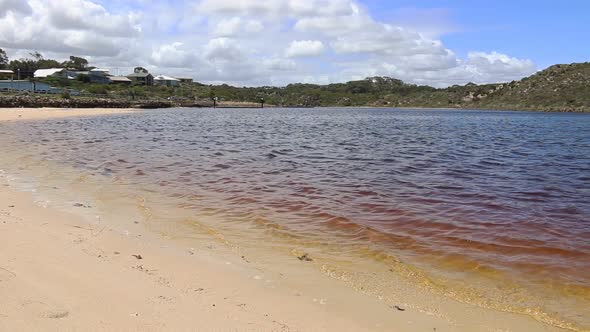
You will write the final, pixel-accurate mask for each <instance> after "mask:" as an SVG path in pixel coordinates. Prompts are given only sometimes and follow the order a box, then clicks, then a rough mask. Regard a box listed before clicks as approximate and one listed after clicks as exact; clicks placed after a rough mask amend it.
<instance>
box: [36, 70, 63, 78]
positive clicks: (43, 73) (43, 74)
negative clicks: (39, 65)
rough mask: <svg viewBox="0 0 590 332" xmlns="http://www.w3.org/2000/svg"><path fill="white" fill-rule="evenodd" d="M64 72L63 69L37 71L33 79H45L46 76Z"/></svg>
mask: <svg viewBox="0 0 590 332" xmlns="http://www.w3.org/2000/svg"><path fill="white" fill-rule="evenodd" d="M64 70H65V69H64V68H50V69H37V70H36V71H35V74H34V76H35V77H40V78H44V77H47V76H51V75H54V74H56V73H61V72H63V71H64Z"/></svg>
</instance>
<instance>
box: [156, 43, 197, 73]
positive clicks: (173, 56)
mask: <svg viewBox="0 0 590 332" xmlns="http://www.w3.org/2000/svg"><path fill="white" fill-rule="evenodd" d="M151 60H152V63H153V64H155V65H157V66H158V67H164V68H166V67H170V68H186V67H191V66H193V65H194V64H195V63H194V62H195V61H196V57H195V56H193V54H192V53H191V52H190V51H189V50H186V49H185V46H184V44H183V43H180V42H175V43H172V44H165V45H161V46H160V47H159V48H158V49H156V50H154V51H153V52H152V56H151Z"/></svg>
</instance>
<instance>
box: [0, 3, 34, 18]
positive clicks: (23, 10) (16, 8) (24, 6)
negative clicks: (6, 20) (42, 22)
mask: <svg viewBox="0 0 590 332" xmlns="http://www.w3.org/2000/svg"><path fill="white" fill-rule="evenodd" d="M9 12H10V13H12V14H20V15H30V14H31V13H32V12H33V8H31V6H30V5H29V3H28V2H26V1H23V0H0V18H2V17H4V16H5V15H7V14H8V13H9Z"/></svg>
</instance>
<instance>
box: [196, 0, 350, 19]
mask: <svg viewBox="0 0 590 332" xmlns="http://www.w3.org/2000/svg"><path fill="white" fill-rule="evenodd" d="M195 9H196V11H197V12H199V13H204V14H220V15H233V16H256V17H267V18H268V17H275V18H280V17H305V16H318V15H349V14H351V13H352V12H353V10H354V3H353V2H352V1H350V0H272V1H268V0H266V1H264V0H262V1H261V0H239V1H236V0H202V1H200V2H199V3H198V4H197V5H196V6H195Z"/></svg>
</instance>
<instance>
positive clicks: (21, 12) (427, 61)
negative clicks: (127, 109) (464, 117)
mask: <svg viewBox="0 0 590 332" xmlns="http://www.w3.org/2000/svg"><path fill="white" fill-rule="evenodd" d="M361 1H364V0H265V1H264V0H170V2H167V3H166V4H163V3H161V2H157V1H147V0H128V1H117V0H0V47H2V48H5V49H7V50H8V51H9V52H8V53H9V55H11V56H12V57H14V55H18V56H23V55H25V56H26V54H27V53H28V52H29V51H31V50H38V51H40V52H42V53H43V54H45V55H46V56H51V57H56V58H57V59H58V60H62V59H65V58H67V57H68V56H69V55H79V56H87V57H89V59H90V60H91V61H92V63H93V64H95V65H98V66H101V67H107V68H126V69H124V70H130V69H131V68H133V67H135V66H137V65H141V66H145V67H148V68H150V69H153V70H155V71H157V72H158V73H162V74H169V75H179V73H180V74H182V76H187V75H193V76H194V77H195V78H196V79H197V80H200V81H203V82H217V83H221V82H227V83H232V84H237V85H267V84H278V85H284V84H288V83H292V82H298V81H299V82H303V81H305V82H322V83H328V82H342V81H347V80H351V79H358V78H364V77H366V76H374V75H383V76H392V77H396V78H400V79H403V80H405V81H407V82H412V83H417V84H429V85H433V86H446V85H451V84H464V83H467V82H476V83H485V82H499V81H510V80H513V79H519V78H522V77H523V76H526V75H529V74H532V73H534V72H535V70H536V67H535V64H534V63H533V62H532V61H530V60H527V59H518V58H514V57H511V56H509V55H506V54H501V53H498V52H471V53H468V54H467V55H466V56H460V55H457V54H456V53H455V52H453V50H451V49H449V48H448V47H447V46H445V45H444V43H443V42H442V41H441V40H440V39H439V37H438V36H440V34H441V33H444V32H445V31H455V30H456V29H455V26H454V25H453V24H452V22H450V17H451V16H450V14H449V13H448V12H445V11H441V10H420V11H419V12H415V11H414V12H413V11H407V10H406V11H401V12H399V13H398V15H397V16H394V17H396V19H394V20H393V21H391V22H385V21H382V20H378V19H376V18H375V17H374V16H373V15H372V14H371V12H370V11H369V10H368V9H367V7H365V6H364V5H363V4H362V2H361ZM408 15H410V16H415V17H413V18H408ZM441 15H443V16H444V18H442V19H439V20H435V18H437V17H440V16H441ZM402 18H404V19H402ZM328 49H329V50H330V51H331V52H327V50H328ZM303 58H304V59H303Z"/></svg>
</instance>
